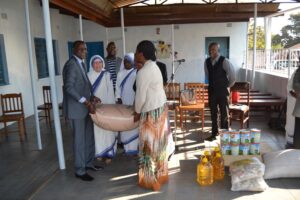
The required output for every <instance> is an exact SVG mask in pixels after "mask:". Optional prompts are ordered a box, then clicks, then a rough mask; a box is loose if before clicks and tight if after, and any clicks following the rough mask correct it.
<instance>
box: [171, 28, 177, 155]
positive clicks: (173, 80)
mask: <svg viewBox="0 0 300 200" xmlns="http://www.w3.org/2000/svg"><path fill="white" fill-rule="evenodd" d="M171 37H172V38H171V39H172V76H171V78H172V83H175V69H174V68H175V66H174V63H175V58H174V56H175V42H174V24H172V25H171ZM174 92H175V88H174V85H173V93H174ZM173 97H174V99H173V104H174V107H173V108H174V133H173V137H174V142H175V151H177V150H178V147H177V127H176V111H175V110H176V108H175V94H173Z"/></svg>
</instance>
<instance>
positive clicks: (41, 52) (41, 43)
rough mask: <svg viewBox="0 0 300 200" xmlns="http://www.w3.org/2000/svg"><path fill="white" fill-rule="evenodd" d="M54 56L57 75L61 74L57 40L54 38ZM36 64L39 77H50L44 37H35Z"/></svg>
mask: <svg viewBox="0 0 300 200" xmlns="http://www.w3.org/2000/svg"><path fill="white" fill-rule="evenodd" d="M52 45H53V56H54V69H55V75H59V70H58V54H57V41H56V40H52ZM34 46H35V56H36V64H37V69H38V78H39V79H41V78H46V77H49V70H48V60H47V50H46V40H45V39H44V38H34Z"/></svg>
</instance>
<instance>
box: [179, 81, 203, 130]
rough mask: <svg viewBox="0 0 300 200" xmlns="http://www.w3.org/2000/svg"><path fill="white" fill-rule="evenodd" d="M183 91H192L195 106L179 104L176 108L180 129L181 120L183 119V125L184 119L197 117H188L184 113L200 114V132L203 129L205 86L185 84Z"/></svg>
mask: <svg viewBox="0 0 300 200" xmlns="http://www.w3.org/2000/svg"><path fill="white" fill-rule="evenodd" d="M184 89H194V91H195V92H196V102H197V103H196V104H195V105H182V104H181V103H180V105H179V106H178V110H179V113H180V127H181V129H182V120H183V118H184V119H185V123H186V119H187V117H189V118H195V117H198V116H190V115H188V114H186V113H189V112H200V113H201V122H202V131H203V128H204V108H205V104H204V92H205V84H203V83H185V84H184Z"/></svg>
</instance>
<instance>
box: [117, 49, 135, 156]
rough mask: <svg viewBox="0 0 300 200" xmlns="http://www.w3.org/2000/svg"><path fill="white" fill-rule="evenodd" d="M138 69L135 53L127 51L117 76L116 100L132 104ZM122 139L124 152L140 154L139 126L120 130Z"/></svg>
mask: <svg viewBox="0 0 300 200" xmlns="http://www.w3.org/2000/svg"><path fill="white" fill-rule="evenodd" d="M136 73H137V70H136V68H135V67H134V54H133V53H127V54H126V55H125V56H124V59H123V62H122V64H121V69H120V71H119V73H118V76H117V83H116V101H117V103H119V104H124V105H129V106H132V105H133V103H134V99H135V91H134V90H133V84H134V82H135V79H136ZM120 140H121V142H122V143H123V145H124V152H125V154H127V155H137V154H138V141H139V131H138V128H136V129H133V130H129V131H122V132H120Z"/></svg>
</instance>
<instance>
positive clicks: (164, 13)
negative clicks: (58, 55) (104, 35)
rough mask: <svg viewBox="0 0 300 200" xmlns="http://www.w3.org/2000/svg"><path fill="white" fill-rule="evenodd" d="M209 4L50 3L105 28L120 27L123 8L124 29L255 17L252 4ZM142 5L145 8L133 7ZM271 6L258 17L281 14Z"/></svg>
mask: <svg viewBox="0 0 300 200" xmlns="http://www.w3.org/2000/svg"><path fill="white" fill-rule="evenodd" d="M200 1H201V0H200ZM206 1H207V2H208V3H203V2H205V1H204V0H202V3H201V4H187V3H184V4H183V3H180V4H164V2H166V1H163V3H161V4H154V5H147V4H146V1H144V0H50V6H54V7H55V8H59V10H60V11H61V12H62V13H65V14H71V15H74V16H77V15H79V14H81V15H82V16H83V17H84V18H86V19H89V20H91V21H94V22H96V23H98V24H101V25H103V26H105V27H119V26H121V23H120V19H121V16H120V8H121V7H123V10H124V24H125V26H140V25H162V24H186V23H209V22H243V21H249V18H251V17H253V10H254V6H253V3H223V4H220V3H209V2H213V1H215V2H216V0H213V1H212V0H206ZM262 1H265V0H262ZM296 1H299V0H296ZM141 2H142V3H144V6H131V5H133V4H137V3H141ZM236 2H238V1H237V0H236ZM272 2H273V1H272ZM272 2H268V3H258V4H257V8H258V17H264V16H267V15H270V14H273V13H276V12H278V11H279V10H278V6H279V3H272Z"/></svg>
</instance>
